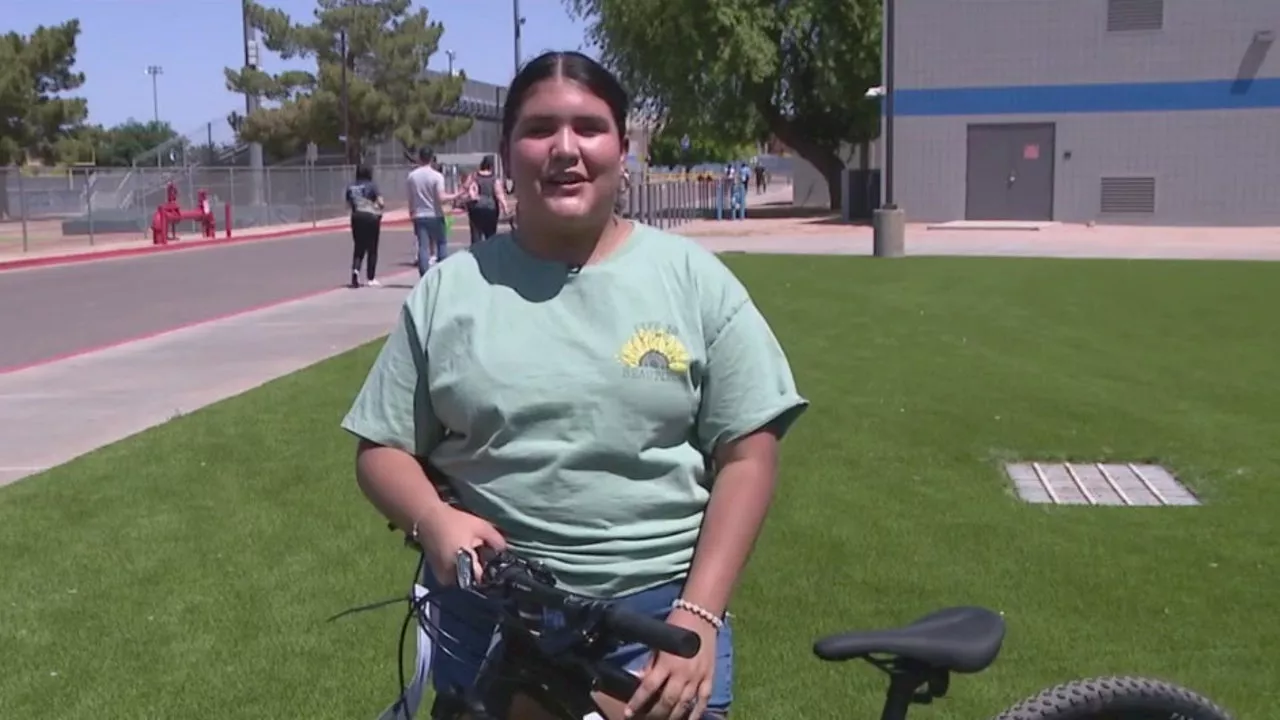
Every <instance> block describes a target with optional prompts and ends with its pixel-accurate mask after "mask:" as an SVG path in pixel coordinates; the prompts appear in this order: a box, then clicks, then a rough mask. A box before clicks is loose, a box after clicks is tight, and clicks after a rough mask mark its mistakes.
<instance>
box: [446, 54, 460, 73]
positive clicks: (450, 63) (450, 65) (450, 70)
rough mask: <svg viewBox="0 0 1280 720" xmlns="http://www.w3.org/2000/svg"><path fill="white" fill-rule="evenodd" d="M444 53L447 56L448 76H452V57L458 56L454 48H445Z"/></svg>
mask: <svg viewBox="0 0 1280 720" xmlns="http://www.w3.org/2000/svg"><path fill="white" fill-rule="evenodd" d="M444 54H445V55H447V56H449V77H453V59H454V58H455V57H457V56H458V53H457V51H456V50H445V51H444Z"/></svg>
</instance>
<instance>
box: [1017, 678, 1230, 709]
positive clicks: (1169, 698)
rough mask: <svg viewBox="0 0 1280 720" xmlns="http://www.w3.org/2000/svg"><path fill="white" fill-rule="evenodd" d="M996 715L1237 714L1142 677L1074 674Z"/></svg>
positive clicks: (1184, 690) (1192, 694)
mask: <svg viewBox="0 0 1280 720" xmlns="http://www.w3.org/2000/svg"><path fill="white" fill-rule="evenodd" d="M995 720H1232V716H1231V714H1230V713H1228V712H1227V711H1226V710H1224V709H1222V708H1221V707H1219V706H1218V704H1217V703H1215V702H1213V701H1212V700H1210V699H1208V698H1206V697H1204V696H1203V695H1199V694H1197V693H1194V692H1192V691H1190V690H1188V689H1186V688H1184V687H1179V686H1177V685H1174V684H1171V683H1167V682H1164V681H1161V680H1152V679H1150V678H1141V677H1099V678H1088V679H1082V680H1073V681H1071V682H1068V683H1063V684H1062V685H1058V686H1056V687H1052V688H1048V689H1046V690H1043V691H1041V692H1040V693H1039V694H1038V695H1035V696H1033V697H1030V698H1027V699H1026V700H1023V701H1022V702H1020V703H1018V704H1017V705H1014V706H1013V707H1011V708H1009V709H1008V710H1005V711H1004V712H1003V713H1001V714H1000V715H999V716H998V717H997V718H996V719H995Z"/></svg>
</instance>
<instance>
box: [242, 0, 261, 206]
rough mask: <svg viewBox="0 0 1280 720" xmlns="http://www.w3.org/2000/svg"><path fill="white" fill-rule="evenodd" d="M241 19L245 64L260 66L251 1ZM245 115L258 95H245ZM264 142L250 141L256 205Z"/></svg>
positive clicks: (254, 106) (244, 5)
mask: <svg viewBox="0 0 1280 720" xmlns="http://www.w3.org/2000/svg"><path fill="white" fill-rule="evenodd" d="M240 20H241V23H242V24H243V26H244V66H245V67H246V68H254V69H257V67H258V46H257V39H256V38H257V34H256V33H255V32H254V29H253V26H251V25H250V24H249V2H248V0H244V2H243V3H242V4H241V12H240ZM244 109H245V117H248V116H250V115H252V114H253V113H254V111H255V110H257V109H258V97H257V96H256V95H253V94H252V93H245V95H244ZM262 166H263V159H262V144H261V143H256V142H255V143H249V188H250V192H251V193H252V195H251V197H252V200H253V204H254V205H262V204H263V198H262V186H263V178H262Z"/></svg>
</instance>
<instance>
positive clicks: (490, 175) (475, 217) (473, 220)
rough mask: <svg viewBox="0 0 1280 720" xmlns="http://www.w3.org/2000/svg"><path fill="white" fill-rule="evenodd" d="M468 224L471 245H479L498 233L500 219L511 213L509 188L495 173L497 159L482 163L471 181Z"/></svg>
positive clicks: (490, 158)
mask: <svg viewBox="0 0 1280 720" xmlns="http://www.w3.org/2000/svg"><path fill="white" fill-rule="evenodd" d="M467 197H468V200H467V221H468V222H469V223H470V225H471V244H472V245H476V244H478V243H480V242H481V241H484V240H488V239H489V238H491V237H493V236H494V235H496V234H497V233H498V218H500V217H502V216H503V215H507V214H508V203H507V193H506V188H505V187H503V182H502V181H501V180H500V179H499V178H498V176H497V174H496V173H495V172H494V170H493V156H492V155H485V156H484V157H483V158H482V159H481V160H480V169H479V170H477V171H476V172H475V173H474V174H473V175H472V176H471V177H470V178H469V179H468V181H467Z"/></svg>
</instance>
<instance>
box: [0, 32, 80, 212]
mask: <svg viewBox="0 0 1280 720" xmlns="http://www.w3.org/2000/svg"><path fill="white" fill-rule="evenodd" d="M79 35H80V21H79V20H68V21H67V22H65V23H63V24H61V25H55V26H53V27H46V26H44V25H41V26H39V27H37V28H36V29H35V31H34V32H32V33H31V35H29V36H26V37H24V36H22V35H19V34H18V33H16V32H9V33H8V34H6V35H4V36H3V37H0V165H21V164H24V163H26V162H28V161H30V160H39V161H41V162H44V163H58V162H67V161H75V160H80V159H82V158H83V157H84V156H85V155H86V154H87V150H88V148H87V146H86V144H85V142H84V139H83V137H82V136H81V135H80V134H79V133H78V132H77V131H78V128H79V126H80V125H81V124H82V123H83V122H84V119H85V117H87V116H88V114H89V109H88V105H87V104H86V103H85V101H84V99H83V98H66V97H60V95H61V94H62V93H65V92H69V91H72V90H75V89H77V88H79V87H80V86H81V85H83V84H84V74H83V73H78V72H75V71H74V69H73V68H74V67H75V63H76V38H77V37H78V36H79ZM7 187H8V183H0V217H3V218H8V217H9V215H10V213H9V196H8V191H7Z"/></svg>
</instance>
